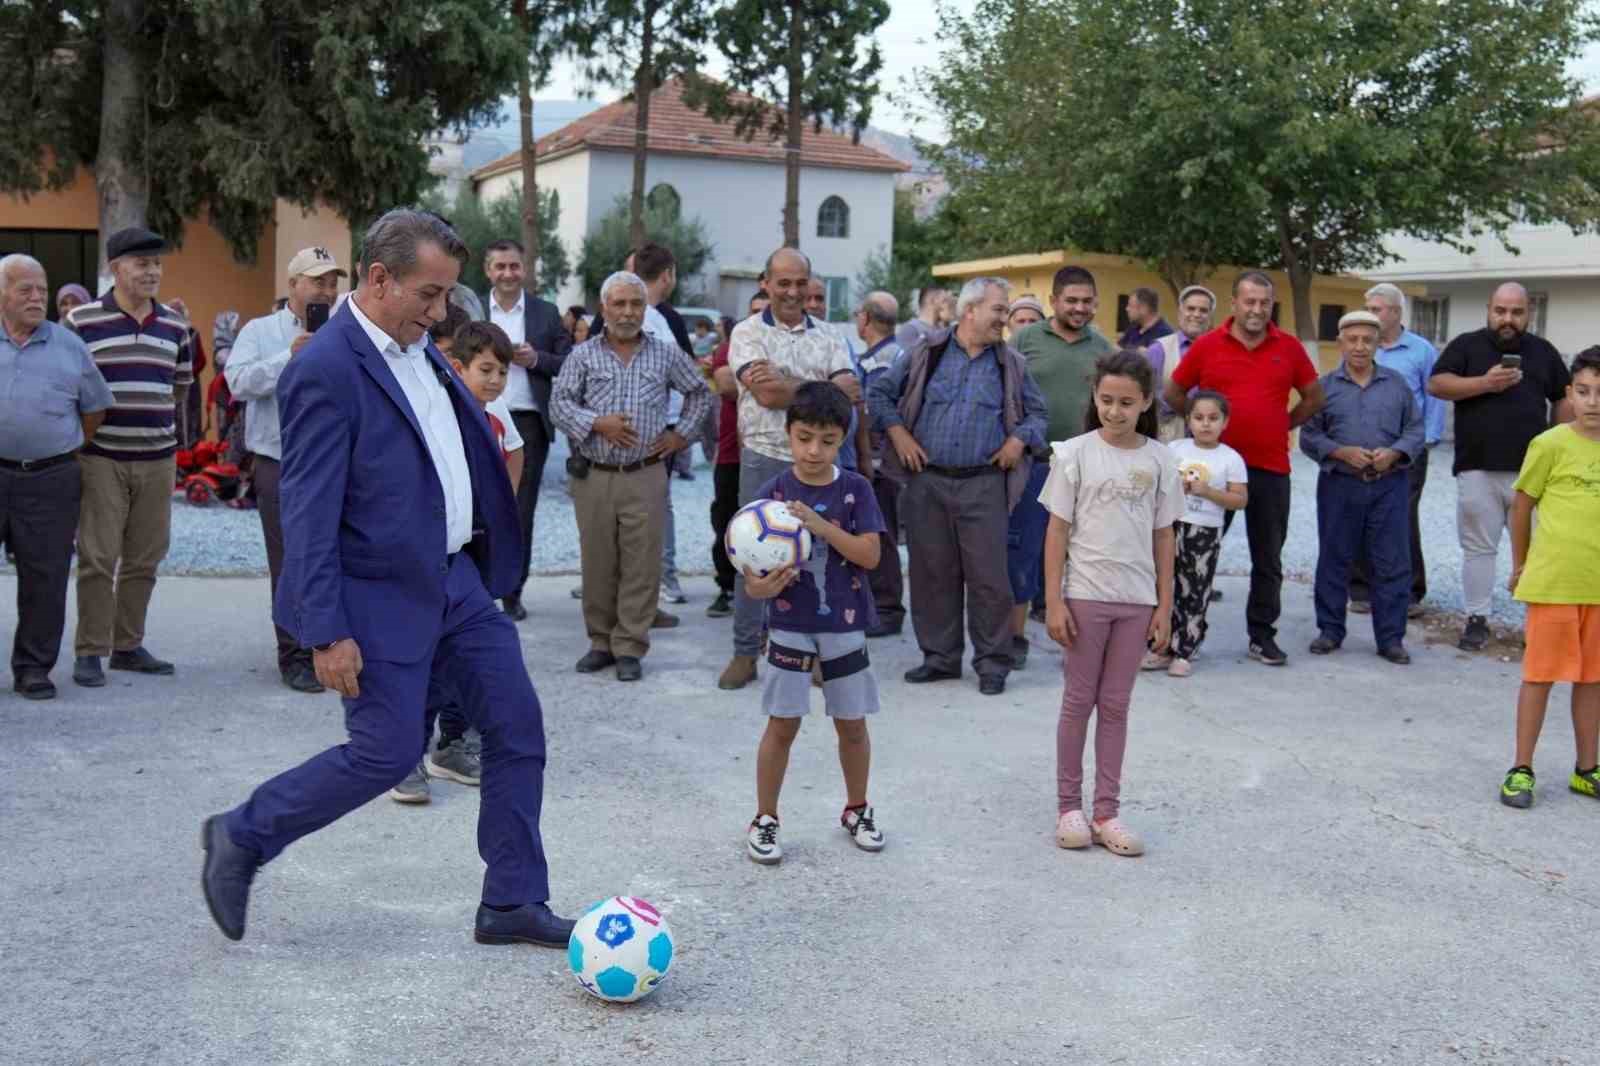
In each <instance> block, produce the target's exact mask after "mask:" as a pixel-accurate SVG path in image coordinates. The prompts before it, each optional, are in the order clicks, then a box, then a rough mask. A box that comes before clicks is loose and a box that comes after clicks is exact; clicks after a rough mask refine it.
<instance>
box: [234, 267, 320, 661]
mask: <svg viewBox="0 0 1600 1066" xmlns="http://www.w3.org/2000/svg"><path fill="white" fill-rule="evenodd" d="M344 276H345V271H344V270H343V268H341V267H340V266H339V263H338V261H337V260H336V259H334V257H333V253H331V252H329V251H328V249H326V248H303V249H301V250H300V251H298V252H296V253H295V255H294V258H293V259H291V260H289V284H288V301H287V302H286V303H285V304H284V306H283V309H282V310H281V311H276V312H274V313H273V314H270V315H267V316H266V317H265V318H255V319H251V320H250V321H249V322H247V323H245V326H244V328H243V329H241V330H240V331H239V337H238V339H237V340H236V341H234V344H233V353H232V354H231V355H230V356H229V357H228V366H227V369H226V370H225V371H224V374H225V375H226V377H227V379H228V388H229V389H231V390H233V395H234V398H235V399H239V400H243V401H244V403H245V413H244V444H245V448H246V449H247V450H248V451H250V452H252V453H254V455H255V472H254V478H255V486H256V508H257V511H258V513H259V514H260V515H261V534H262V536H263V537H264V538H265V540H266V542H267V569H268V570H269V571H270V573H271V574H272V591H273V594H274V595H276V594H277V590H278V573H279V571H280V570H282V568H283V527H282V526H281V525H280V523H279V511H278V474H279V466H278V464H279V463H280V462H281V460H282V459H283V441H282V439H281V437H280V436H279V431H278V398H277V389H278V376H279V375H280V374H282V373H283V370H284V368H285V367H287V366H288V365H289V360H291V359H293V358H294V357H295V354H296V353H298V352H299V351H300V349H302V348H304V347H305V346H306V345H307V344H309V343H310V341H311V330H310V329H309V328H308V319H310V322H309V326H310V327H315V326H316V325H318V324H319V322H325V321H327V318H328V314H329V312H330V311H331V310H332V308H333V302H334V300H335V299H336V298H337V297H338V294H339V279H340V278H342V277H344ZM318 305H321V306H320V309H319V308H318ZM308 308H311V310H310V311H308V310H307V309H308ZM273 628H274V629H275V630H276V631H277V637H278V673H279V675H280V676H281V677H282V678H283V683H284V684H285V685H287V686H289V687H290V688H292V689H294V690H295V691H296V692H321V691H322V685H321V684H320V683H319V682H318V681H317V674H316V671H315V670H314V669H313V668H312V665H311V649H309V648H302V647H300V646H299V645H298V644H297V643H296V642H295V639H294V638H293V637H292V636H290V635H289V634H288V633H287V632H285V631H284V630H283V629H282V628H281V627H277V626H274V627H273Z"/></svg>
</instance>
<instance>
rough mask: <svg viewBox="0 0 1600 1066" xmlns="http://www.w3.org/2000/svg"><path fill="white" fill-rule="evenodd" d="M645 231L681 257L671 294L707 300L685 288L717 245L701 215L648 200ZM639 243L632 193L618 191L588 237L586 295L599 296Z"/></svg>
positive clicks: (581, 263) (583, 276) (583, 274)
mask: <svg viewBox="0 0 1600 1066" xmlns="http://www.w3.org/2000/svg"><path fill="white" fill-rule="evenodd" d="M644 231H645V239H646V240H648V241H654V242H655V243H656V244H659V245H661V246H662V247H664V248H668V249H671V251H672V255H673V258H675V259H676V260H677V261H678V287H677V288H676V289H674V290H673V291H672V292H671V293H670V294H669V295H668V296H667V299H668V300H671V301H673V302H674V303H682V302H684V300H685V299H686V298H687V297H688V296H693V298H694V299H695V300H703V299H704V294H702V293H686V291H685V286H686V285H687V284H693V283H694V280H695V279H696V278H697V277H698V275H699V274H700V270H701V268H702V267H704V266H705V263H706V260H707V259H709V258H711V254H712V253H713V252H714V251H715V250H716V248H715V246H714V245H712V243H711V241H710V239H709V238H708V237H707V236H706V227H705V223H703V222H701V221H700V220H699V219H698V218H688V219H686V218H683V217H681V216H680V215H679V213H678V210H677V205H676V204H675V203H667V202H647V204H646V207H645V212H644ZM635 247H637V246H636V245H635V244H634V242H633V241H632V240H631V239H630V238H629V235H628V198H627V197H626V196H619V197H617V199H616V202H615V203H614V204H613V205H612V207H611V210H609V211H607V212H606V213H605V214H604V215H602V216H600V220H599V221H598V222H596V223H595V224H594V226H592V227H590V229H589V232H588V234H587V235H586V236H585V237H584V238H583V251H582V253H581V254H580V255H579V256H578V277H579V279H580V280H581V281H582V282H583V292H584V298H585V299H587V300H589V301H590V302H591V303H593V302H594V301H596V300H598V299H599V296H600V285H601V283H602V282H604V281H605V280H606V278H608V277H610V276H611V274H613V273H614V272H616V271H618V270H621V269H622V261H623V260H624V259H626V258H628V253H629V252H631V251H633V249H634V248H635Z"/></svg>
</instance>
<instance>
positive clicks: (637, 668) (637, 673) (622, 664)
mask: <svg viewBox="0 0 1600 1066" xmlns="http://www.w3.org/2000/svg"><path fill="white" fill-rule="evenodd" d="M643 676H644V667H643V666H641V665H639V660H638V659H637V658H635V657H634V656H632V655H619V656H617V680H618V681H637V680H639V679H640V678H641V677H643Z"/></svg>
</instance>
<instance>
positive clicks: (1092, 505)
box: [1039, 430, 1184, 607]
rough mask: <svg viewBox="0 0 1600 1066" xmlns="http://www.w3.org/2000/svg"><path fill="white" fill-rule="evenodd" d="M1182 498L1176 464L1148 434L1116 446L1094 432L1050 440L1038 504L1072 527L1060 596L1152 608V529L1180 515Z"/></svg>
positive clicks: (1167, 524)
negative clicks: (1139, 441)
mask: <svg viewBox="0 0 1600 1066" xmlns="http://www.w3.org/2000/svg"><path fill="white" fill-rule="evenodd" d="M1183 500H1184V496H1183V486H1182V484H1181V483H1180V482H1179V480H1178V461H1177V460H1176V459H1175V458H1174V457H1173V455H1172V452H1170V451H1168V450H1167V448H1166V446H1165V445H1162V444H1159V443H1157V442H1156V441H1153V440H1150V439H1149V438H1148V437H1146V438H1144V444H1143V445H1141V446H1140V447H1138V448H1118V447H1116V446H1114V445H1111V444H1107V443H1106V442H1105V441H1104V440H1103V439H1102V438H1101V436H1100V432H1099V430H1093V431H1091V432H1088V433H1084V434H1082V435H1081V436H1077V437H1073V438H1072V439H1071V440H1067V441H1058V442H1056V443H1055V444H1052V445H1051V455H1050V476H1049V477H1048V478H1046V479H1045V483H1044V488H1043V489H1042V490H1041V491H1040V493H1039V502H1040V503H1042V504H1044V506H1045V509H1046V510H1048V511H1049V512H1050V513H1051V514H1053V515H1056V516H1057V517H1059V518H1060V519H1061V520H1062V521H1064V522H1066V523H1068V524H1069V525H1070V526H1071V527H1072V528H1071V532H1070V534H1069V536H1068V538H1067V578H1066V585H1067V590H1066V592H1067V596H1068V597H1070V598H1072V599H1075V600H1104V601H1106V602H1109V603H1137V604H1148V605H1150V606H1152V607H1153V606H1155V604H1156V602H1157V597H1156V560H1155V548H1154V546H1153V545H1152V542H1151V534H1152V533H1153V532H1154V531H1155V530H1157V529H1165V528H1167V527H1168V526H1170V525H1172V524H1173V523H1174V522H1176V521H1177V520H1178V519H1179V517H1180V516H1182V514H1183Z"/></svg>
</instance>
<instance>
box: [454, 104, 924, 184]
mask: <svg viewBox="0 0 1600 1066" xmlns="http://www.w3.org/2000/svg"><path fill="white" fill-rule="evenodd" d="M734 95H735V98H736V99H742V100H748V99H750V97H748V96H743V95H742V94H737V93H736V94H734ZM634 115H635V111H634V105H633V101H632V100H631V99H625V100H619V101H617V102H616V103H614V104H607V105H606V106H605V107H602V108H600V109H599V110H597V111H591V112H590V113H589V114H587V115H585V116H583V117H582V118H580V119H578V120H577V121H576V122H571V123H568V124H567V125H565V126H563V127H561V128H560V129H559V130H556V131H555V132H554V133H551V134H547V135H545V136H544V137H541V138H539V140H538V141H536V142H534V146H535V149H536V151H537V152H538V158H539V159H540V160H546V159H556V158H559V157H561V156H564V155H570V154H571V153H573V152H578V151H582V150H584V149H586V148H587V149H602V150H611V151H623V152H631V151H632V150H633V123H634ZM648 136H649V146H650V151H651V152H654V153H658V154H659V153H667V154H673V155H700V156H714V157H716V158H718V159H742V160H750V161H756V162H765V163H781V162H783V144H782V142H781V141H776V140H771V139H768V138H766V137H763V136H762V134H761V133H759V132H758V133H757V134H756V135H755V137H754V138H753V139H752V140H748V141H747V140H745V139H744V138H743V137H741V136H739V135H738V134H736V133H734V131H733V124H732V123H726V124H724V123H720V122H715V121H713V120H712V119H709V118H707V117H706V116H705V115H704V114H703V113H701V112H699V111H695V110H693V109H692V108H690V107H689V106H687V105H686V104H685V103H684V102H683V84H682V83H681V82H679V81H677V80H676V79H674V80H672V81H669V82H667V83H666V84H664V85H662V86H661V88H659V89H657V90H656V91H655V92H654V93H652V94H651V95H650V128H649V133H648ZM521 160H522V153H521V152H511V153H509V154H507V155H504V156H501V157H500V158H499V159H496V160H495V161H494V162H492V163H485V164H484V165H483V166H481V167H479V168H478V169H477V170H474V171H473V172H472V180H473V181H475V182H478V181H483V180H484V179H485V178H492V177H494V176H495V175H497V174H505V173H507V172H509V171H513V170H516V169H517V168H518V167H520V166H521V165H522V163H521ZM800 160H801V162H802V163H803V164H804V165H805V166H808V167H839V168H843V169H846V170H877V171H883V172H886V173H893V174H898V173H900V172H902V171H906V170H910V169H911V168H910V167H909V166H908V165H907V164H905V163H902V162H901V161H900V160H898V159H896V158H894V157H893V156H891V155H886V154H885V153H883V152H880V151H878V150H877V149H875V148H868V147H867V146H866V145H864V144H853V143H851V140H850V138H849V137H846V136H844V135H842V134H838V133H834V132H833V131H832V130H827V129H825V130H823V131H822V132H820V133H818V132H816V131H815V130H813V129H812V128H811V127H810V126H807V127H806V131H805V136H804V137H803V138H802V139H801V149H800Z"/></svg>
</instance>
